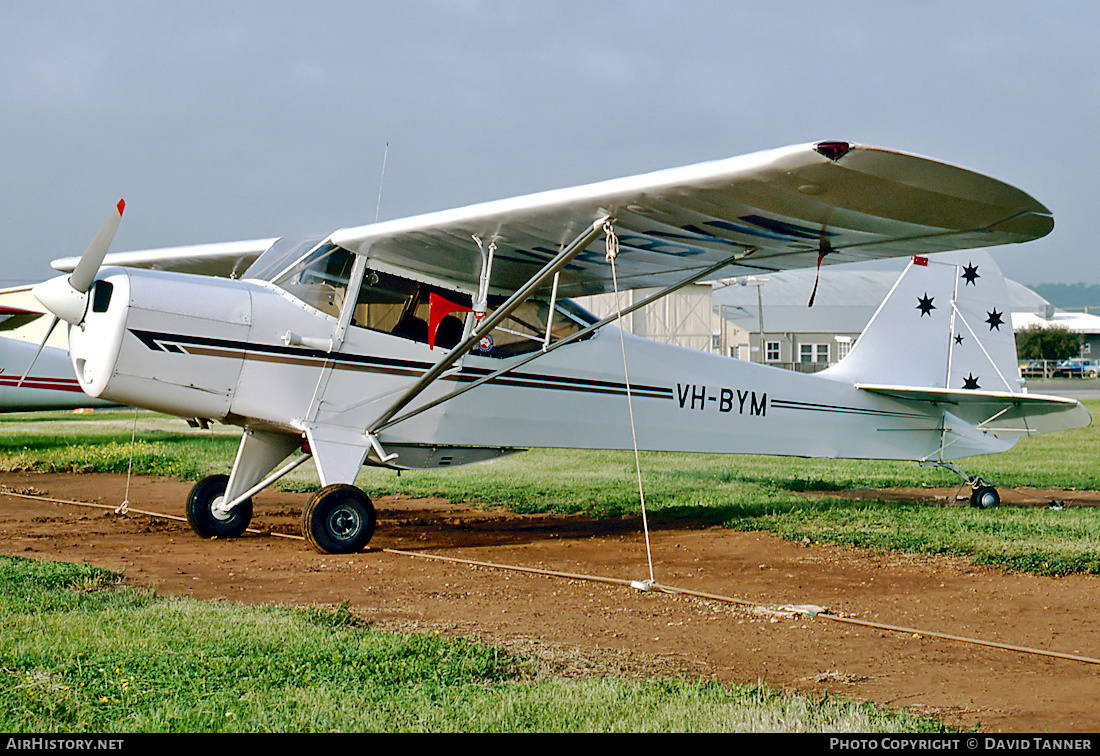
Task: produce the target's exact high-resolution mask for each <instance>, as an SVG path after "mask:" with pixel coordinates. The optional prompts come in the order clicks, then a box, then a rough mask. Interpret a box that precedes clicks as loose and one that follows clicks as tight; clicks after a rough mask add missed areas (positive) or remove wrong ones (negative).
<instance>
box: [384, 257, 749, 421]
mask: <svg viewBox="0 0 1100 756" xmlns="http://www.w3.org/2000/svg"><path fill="white" fill-rule="evenodd" d="M749 251H751V250H739V251H738V252H737V253H735V254H733V255H730V256H729V257H727V258H726V259H724V260H721V261H720V262H717V263H715V264H714V265H711V266H710V267H709V268H704V269H702V270H699V271H697V272H695V273H693V274H692V275H690V276H689V277H687V278H685V279H684V280H683V281H680V282H678V283H674V284H670V285H669V286H666V287H665V288H663V289H661V290H660V291H658V292H657V293H655V294H651V295H650V296H648V297H645V298H644V299H642V300H641V301H639V302H635V303H634V304H632V305H630V306H629V307H627V308H626V309H624V310H620V311H618V312H615V313H612V314H611V315H608V316H607V317H606V318H604V319H603V320H601V321H599V322H598V323H593V324H592V325H590V326H587V327H586V328H583V329H581V330H580V331H577V332H576V333H572V334H570V335H569V336H566V337H565V338H563V339H561V340H559V341H555V342H554V343H553V344H550V345H549V346H547V347H545V348H544V349H542V350H540V351H537V352H533V353H531V354H529V355H527V356H526V357H524V358H523V359H522V360H520V361H519V362H516V363H515V364H512V365H509V366H508V367H503V368H501V369H500V370H497V371H496V372H494V373H490V374H489V375H486V376H482V377H481V378H478V379H477V380H476V381H473V382H471V383H468V384H466V385H465V386H463V387H462V388H460V389H456V390H455V391H453V392H451V393H450V394H447V395H446V396H441V397H439V398H438V399H434V400H432V401H430V402H428V403H427V404H424V405H422V406H420V407H417V408H416V409H415V410H412V411H411V412H407V413H405V414H404V415H401V416H400V417H397V418H392V419H389V420H385V421H379V422H378V423H376V424H375V427H374V429H373V430H372V431H371V432H372V433H378V432H380V431H384V430H385V429H386V428H389V427H391V426H394V425H397V424H398V423H401V422H404V421H405V420H409V419H411V418H413V417H416V416H417V415H419V414H420V413H421V412H427V411H428V410H430V409H432V408H433V407H438V406H439V405H440V404H443V403H444V402H448V401H450V400H451V399H454V398H455V397H458V396H461V395H462V394H465V393H466V392H467V391H469V390H471V389H475V388H477V387H478V386H480V385H481V384H483V383H488V382H489V381H491V380H494V379H496V378H499V377H500V376H502V375H506V374H508V373H511V372H512V371H514V370H517V369H519V368H521V367H523V366H524V365H526V364H527V363H528V362H531V361H532V360H535V359H538V358H539V357H541V356H542V355H544V354H549V353H550V352H552V351H554V350H555V349H557V348H558V347H563V346H565V345H566V344H572V343H573V342H574V341H577V340H579V339H582V338H584V337H585V336H587V335H588V334H590V333H592V332H593V331H595V330H597V329H600V328H603V327H604V326H605V325H608V324H609V323H612V322H614V321H616V320H618V319H619V318H620V317H623V316H625V315H629V314H630V313H632V312H634V311H635V310H639V309H641V308H643V307H645V306H646V305H648V304H650V303H652V302H656V301H657V300H658V299H661V298H663V297H666V296H668V295H669V294H671V293H672V292H674V291H678V290H679V289H682V288H684V287H685V286H689V285H691V284H693V283H695V282H696V281H701V280H703V279H704V278H706V277H707V276H710V275H712V274H714V273H717V272H718V271H720V270H721V269H722V268H725V267H726V266H728V265H731V264H733V263H734V262H736V261H737V260H738V259H740V258H742V257H745V256H746V254H747V253H748V252H749Z"/></svg>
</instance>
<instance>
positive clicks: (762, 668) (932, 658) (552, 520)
mask: <svg viewBox="0 0 1100 756" xmlns="http://www.w3.org/2000/svg"><path fill="white" fill-rule="evenodd" d="M0 487H2V490H4V491H8V492H11V491H23V492H27V493H38V494H44V495H47V496H52V497H55V498H59V499H75V500H81V501H99V502H103V503H105V504H107V505H109V507H108V508H107V509H90V508H80V507H74V506H70V505H64V504H54V503H47V502H42V501H37V500H32V499H26V498H18V497H13V496H11V495H10V494H0V552H2V553H5V554H10V555H14V556H23V557H33V558H50V559H64V560H68V561H74V562H86V563H89V564H95V565H99V566H102V567H106V568H109V569H113V570H118V571H121V572H123V573H124V574H125V575H126V576H127V577H128V578H129V579H130V580H131V581H132V582H134V583H139V584H143V585H149V586H153V587H155V588H156V589H157V590H159V591H161V592H163V593H173V594H181V595H187V596H193V597H196V598H202V599H228V600H232V601H241V602H256V603H259V602H262V603H280V604H298V605H308V604H329V605H335V604H339V603H342V602H348V604H349V605H350V608H351V609H352V611H354V612H355V613H356V614H357V615H359V616H362V617H365V618H367V619H369V620H371V621H373V622H374V623H376V625H377V626H379V627H383V628H389V627H393V628H396V629H440V630H443V631H446V632H454V633H461V634H467V635H476V636H478V637H482V638H485V639H488V640H492V641H494V642H497V643H499V644H501V645H505V646H510V647H518V648H522V649H523V650H524V651H526V652H528V653H543V652H545V653H554V654H555V655H556V657H557V658H562V657H563V656H567V655H568V653H569V652H570V651H572V650H576V652H577V653H576V654H575V655H574V657H575V659H576V666H577V667H578V671H584V670H585V669H586V668H590V667H592V666H594V665H595V666H598V665H600V664H601V663H602V662H601V659H602V660H610V662H613V664H614V666H616V667H620V666H625V667H626V668H628V669H629V668H633V669H635V670H637V671H638V672H640V673H644V674H652V673H675V674H686V675H694V676H699V677H706V678H717V679H721V680H727V681H734V682H740V683H755V682H757V681H763V682H765V683H767V684H769V685H771V686H775V687H780V688H783V689H786V690H792V691H805V692H814V693H822V692H825V691H828V692H829V693H830V694H831V695H836V696H841V697H847V698H852V699H856V700H871V701H875V702H877V703H879V704H882V705H885V706H890V707H893V708H908V709H910V710H911V711H914V712H920V713H935V714H939V715H941V716H943V717H944V719H945V721H946V722H947V723H948V724H952V725H957V726H963V727H973V726H976V725H977V726H980V728H981V729H982V730H983V731H1008V732H1041V731H1048V732H1098V731H1100V665H1095V664H1089V663H1083V662H1080V661H1072V660H1067V659H1062V658H1051V657H1048V656H1043V655H1034V654H1030V653H1021V652H1017V651H1008V650H1002V649H999V648H990V647H986V646H981V645H974V644H971V643H966V642H960V641H956V640H945V639H942V638H938V637H933V636H930V635H928V633H942V634H948V635H953V636H961V637H965V638H973V639H980V640H982V641H989V642H994V643H998V644H1007V645H1010V646H1018V647H1025V648H1033V649H1040V650H1045V651H1050V652H1056V653H1059V654H1068V655H1077V656H1085V657H1090V658H1096V657H1100V632H1098V629H1097V619H1096V609H1097V603H1098V599H1097V593H1098V591H1097V588H1098V586H1100V584H1098V582H1097V579H1096V578H1091V577H1079V576H1075V577H1067V578H1058V579H1053V578H1042V577H1033V576H1026V575H1013V574H1008V573H1004V572H1000V571H997V570H990V569H985V568H980V567H973V566H970V565H968V564H967V563H965V562H964V561H961V560H953V559H945V558H929V557H916V556H906V555H894V554H876V553H870V552H866V551H862V550H857V549H845V548H835V547H826V546H819V545H812V544H799V543H791V542H787V541H783V540H781V539H778V538H775V537H772V536H769V535H765V534H758V533H736V532H730V531H727V530H723V529H718V528H704V529H691V528H689V527H686V526H684V525H682V524H680V525H677V526H675V527H669V526H665V525H662V524H661V523H657V524H655V525H654V532H653V537H652V550H653V554H654V562H655V576H656V578H657V581H658V582H659V583H661V584H664V585H668V586H675V587H677V588H683V589H688V590H690V591H696V592H702V593H707V594H715V595H720V596H729V597H735V598H737V599H741V600H744V601H746V602H749V604H750V605H747V606H742V605H736V604H733V605H731V604H726V603H721V602H716V601H709V600H703V599H700V598H696V597H693V596H685V595H670V594H663V593H657V592H642V591H638V590H635V589H632V588H630V587H628V586H622V585H617V584H608V583H602V582H591V581H582V580H573V579H565V578H553V577H545V576H540V575H533V574H527V573H521V572H510V571H502V570H497V569H492V568H487V567H479V566H468V565H465V564H456V563H450V562H443V561H436V560H431V559H425V558H418V557H415V556H409V555H407V554H402V553H396V552H397V551H399V550H400V551H409V552H419V553H421V554H433V555H440V556H448V557H455V558H462V559H469V560H477V561H484V562H492V563H499V564H509V565H522V566H526V567H536V568H542V569H548V570H554V571H559V572H566V573H575V574H585V575H594V576H602V577H608V578H614V579H622V580H642V579H645V578H647V577H648V576H649V575H648V567H647V564H646V556H645V544H644V540H643V538H642V536H641V528H640V524H639V522H638V521H636V520H629V519H623V520H612V521H593V520H589V519H586V518H582V517H564V516H518V515H513V514H508V513H505V512H503V511H496V510H493V511H483V510H472V509H469V508H466V507H463V506H458V505H452V504H448V503H446V502H441V501H436V500H421V499H417V500H411V499H398V498H386V499H381V500H379V501H377V502H376V506H377V508H378V510H379V517H380V526H379V530H378V533H377V535H376V536H375V538H374V540H373V541H372V543H371V549H370V550H369V551H367V552H364V553H362V554H356V555H351V556H340V557H337V556H332V555H325V554H319V553H316V552H314V551H312V550H310V549H309V547H308V546H307V545H306V544H305V543H304V542H303V541H302V540H300V539H299V538H294V537H292V538H280V537H275V536H272V535H270V534H267V533H264V534H251V533H250V534H246V536H244V537H242V538H240V539H236V540H233V541H213V540H211V541H205V540H201V539H199V538H198V537H197V536H195V535H193V534H192V532H191V531H190V529H189V528H188V526H187V525H186V523H185V522H181V521H178V520H168V519H154V518H150V517H147V516H144V515H141V514H136V513H131V514H130V515H129V516H125V517H120V516H118V515H116V514H114V513H113V512H112V511H111V510H112V508H113V507H114V506H115V505H117V504H118V503H119V502H121V501H122V500H123V498H124V492H125V478H124V477H123V476H102V475H33V474H0ZM189 487H190V486H189V484H186V483H179V482H175V481H167V480H158V479H135V480H134V481H133V483H132V484H131V489H130V495H129V500H130V506H131V507H132V508H133V509H139V510H147V511H152V512H158V513H163V514H168V515H172V516H175V517H178V518H181V519H182V516H183V501H184V499H185V497H186V495H187V491H188V489H189ZM923 493H925V494H926V495H930V496H935V495H939V494H940V492H928V491H926V492H923ZM1062 498H1065V499H1067V500H1068V499H1071V498H1072V497H1071V496H1070V494H1068V493H1066V494H1065V496H1063V497H1062ZM303 503H304V497H303V496H301V495H298V494H286V493H278V492H275V493H265V494H262V495H261V496H260V497H258V498H257V500H256V504H255V512H256V514H255V518H254V520H253V526H254V527H256V528H258V529H259V530H261V531H268V532H269V533H282V534H288V535H291V536H297V535H298V533H299V525H298V517H299V513H300V511H301V506H302V504H303ZM1077 503H1095V502H1084V501H1081V500H1078V502H1077ZM804 604H811V605H818V606H823V607H826V608H827V609H828V610H829V612H831V613H832V614H833V615H834V616H836V617H841V618H851V619H854V620H860V621H864V622H871V623H881V624H884V625H889V626H892V627H903V628H912V629H916V630H918V631H922V632H918V633H912V632H897V631H892V630H886V629H880V628H877V627H868V626H864V625H859V624H849V623H846V622H843V621H838V620H834V619H827V618H822V617H812V616H808V615H804V614H802V615H794V616H790V615H784V614H781V613H776V612H774V611H769V610H774V609H775V608H778V607H781V606H784V605H804ZM756 607H760V608H756ZM563 651H564V652H566V653H564V654H563V653H562V652H563Z"/></svg>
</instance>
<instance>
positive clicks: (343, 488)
mask: <svg viewBox="0 0 1100 756" xmlns="http://www.w3.org/2000/svg"><path fill="white" fill-rule="evenodd" d="M375 522H376V516H375V512H374V504H372V503H371V500H370V498H369V497H368V496H367V495H366V494H365V493H363V492H362V491H360V490H359V489H358V488H356V487H355V486H349V485H347V484H344V483H335V484H333V485H330V486H325V487H324V488H322V489H321V490H320V491H318V492H317V493H315V494H313V496H312V497H310V500H309V501H308V502H307V503H306V506H305V509H303V510H302V534H303V535H304V536H305V537H306V540H307V541H309V542H310V543H311V544H313V547H314V548H315V549H317V550H318V551H323V552H326V553H329V554H351V553H353V552H356V551H361V550H362V549H363V547H364V546H366V545H367V543H369V542H370V539H371V537H372V536H373V535H374V527H375Z"/></svg>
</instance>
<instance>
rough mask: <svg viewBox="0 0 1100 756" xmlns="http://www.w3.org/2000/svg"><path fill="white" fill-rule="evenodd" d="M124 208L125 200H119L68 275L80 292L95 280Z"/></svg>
mask: <svg viewBox="0 0 1100 756" xmlns="http://www.w3.org/2000/svg"><path fill="white" fill-rule="evenodd" d="M125 209H126V200H119V201H118V204H117V205H116V206H115V209H114V210H113V211H111V214H110V215H108V216H107V220H105V221H104V222H103V225H102V226H101V227H100V229H99V231H98V232H97V233H96V235H95V238H94V239H92V243H91V244H89V245H88V249H86V250H85V251H84V255H83V256H82V257H81V258H80V262H78V263H77V264H76V268H75V269H74V270H73V272H72V274H71V275H70V276H69V285H70V286H72V287H73V288H74V289H76V290H77V291H78V292H80V293H81V294H84V293H87V291H88V289H90V288H91V286H92V281H94V280H95V274H96V273H98V272H99V266H100V265H102V264H103V258H104V257H106V256H107V250H109V249H110V248H111V242H112V241H113V240H114V238H115V231H117V230H118V224H119V223H120V222H121V221H122V211H123V210H125Z"/></svg>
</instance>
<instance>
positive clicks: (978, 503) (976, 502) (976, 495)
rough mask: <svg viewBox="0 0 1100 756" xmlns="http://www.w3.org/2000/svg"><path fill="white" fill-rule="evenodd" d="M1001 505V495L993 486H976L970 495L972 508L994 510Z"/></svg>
mask: <svg viewBox="0 0 1100 756" xmlns="http://www.w3.org/2000/svg"><path fill="white" fill-rule="evenodd" d="M1000 503H1001V495H1000V494H999V493H997V489H996V488H994V487H993V486H985V485H982V486H975V487H974V491H973V492H972V493H971V494H970V506H972V507H977V508H978V509H992V508H993V507H996V506H998V505H999V504H1000Z"/></svg>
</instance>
